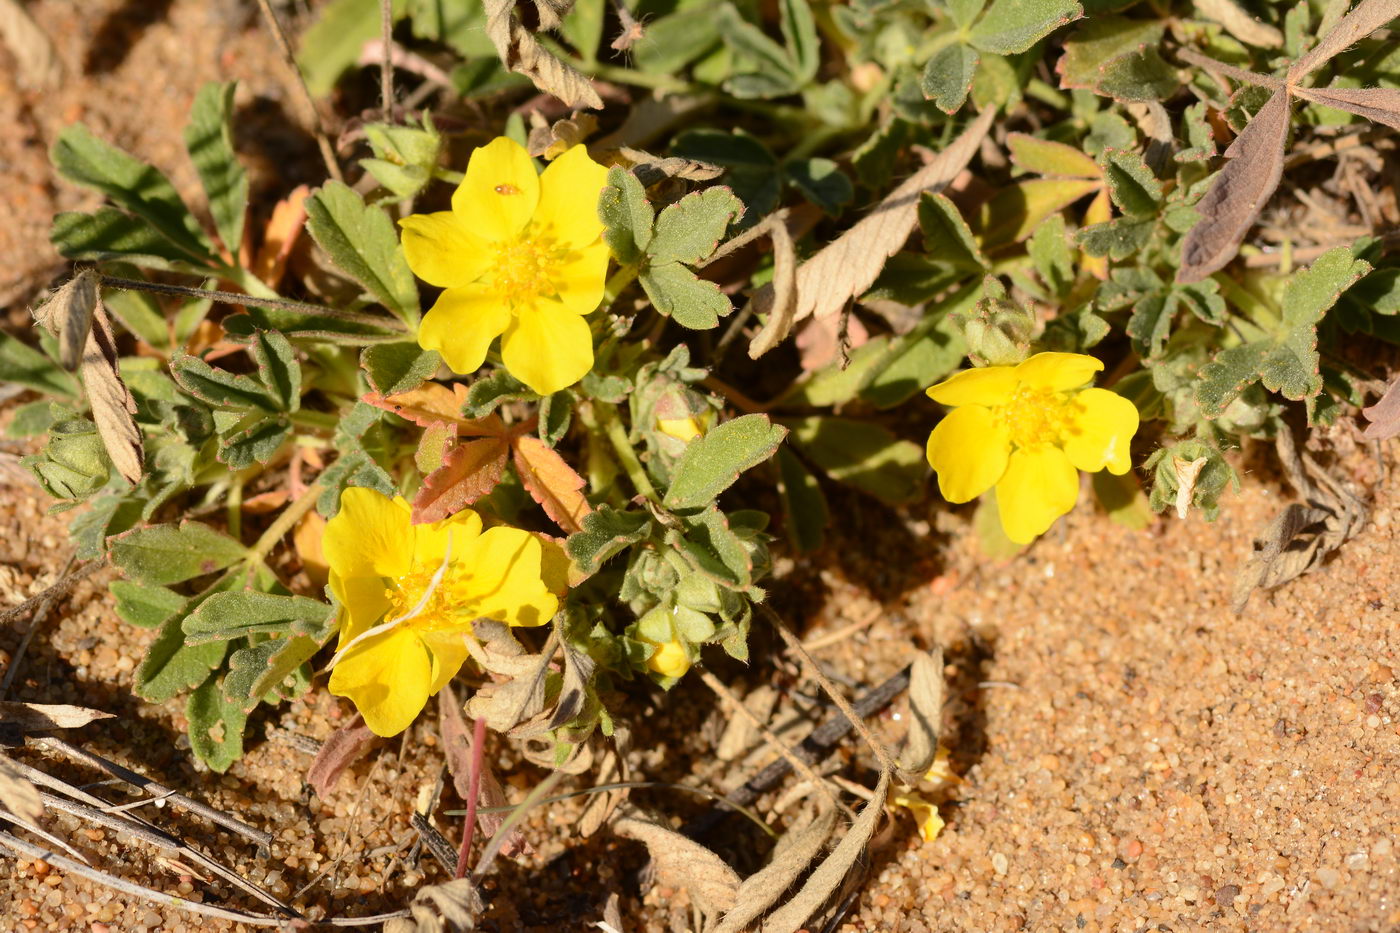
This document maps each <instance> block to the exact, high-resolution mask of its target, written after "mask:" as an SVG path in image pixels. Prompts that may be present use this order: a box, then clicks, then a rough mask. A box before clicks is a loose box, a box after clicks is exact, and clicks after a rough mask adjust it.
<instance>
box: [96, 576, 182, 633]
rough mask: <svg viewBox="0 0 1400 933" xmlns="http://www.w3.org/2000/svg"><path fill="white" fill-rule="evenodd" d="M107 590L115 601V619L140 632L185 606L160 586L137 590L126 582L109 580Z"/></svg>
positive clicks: (136, 587) (180, 597)
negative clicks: (133, 626)
mask: <svg viewBox="0 0 1400 933" xmlns="http://www.w3.org/2000/svg"><path fill="white" fill-rule="evenodd" d="M107 588H108V589H109V590H111V592H112V595H113V596H115V597H116V598H117V606H116V609H117V615H118V616H120V617H121V618H122V620H123V621H124V622H128V623H130V624H131V625H135V626H139V627H140V628H156V627H158V626H160V625H161V624H163V623H164V622H165V620H166V619H169V618H170V617H171V616H172V615H174V614H176V613H177V612H181V611H182V610H183V609H184V608H185V603H186V602H188V600H187V599H186V597H184V596H181V595H180V594H179V593H176V592H175V591H174V590H169V589H166V588H165V587H163V586H141V585H140V584H137V583H132V582H131V581H129V580H113V581H112V582H111V583H110V584H108V586H107Z"/></svg>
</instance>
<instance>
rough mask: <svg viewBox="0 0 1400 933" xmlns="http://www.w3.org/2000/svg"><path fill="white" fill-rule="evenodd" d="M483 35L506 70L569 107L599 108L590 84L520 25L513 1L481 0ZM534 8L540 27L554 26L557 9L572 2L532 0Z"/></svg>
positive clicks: (596, 95)
mask: <svg viewBox="0 0 1400 933" xmlns="http://www.w3.org/2000/svg"><path fill="white" fill-rule="evenodd" d="M484 5H485V7H486V35H487V37H488V38H489V39H490V40H491V44H492V45H494V46H495V47H496V54H497V55H499V56H500V57H501V62H502V63H503V64H504V65H505V66H506V69H507V70H508V71H513V72H515V73H516V74H522V75H524V76H525V77H527V78H529V79H530V80H531V81H533V82H535V87H537V88H539V89H540V90H541V91H544V92H545V93H546V94H553V95H554V96H555V97H557V98H559V99H560V100H562V101H563V102H564V103H565V104H566V105H568V106H569V107H572V108H578V107H591V108H593V109H595V110H600V109H602V106H603V99H602V98H601V97H599V96H598V92H597V90H595V89H594V87H593V83H592V82H591V81H589V80H588V78H586V77H584V76H583V75H582V74H580V73H579V72H577V71H575V70H574V69H573V68H570V67H569V66H568V65H566V64H564V63H563V62H561V61H560V60H559V59H557V58H555V57H554V56H553V55H552V54H550V52H549V51H548V50H547V49H546V48H545V47H544V46H542V45H540V43H539V41H538V40H536V39H535V37H534V36H533V35H532V34H531V33H530V30H528V29H526V28H525V27H524V25H522V24H521V22H520V19H519V17H517V16H516V14H515V7H516V5H517V0H485V3H484ZM534 5H535V8H536V10H537V11H538V12H539V13H540V17H539V23H540V28H541V30H548V29H551V28H553V27H552V25H551V24H553V25H558V23H559V20H558V15H562V14H558V13H557V10H558V9H559V8H562V9H564V10H567V9H568V8H569V7H570V6H572V5H573V3H572V2H568V3H561V2H559V0H535V4H534Z"/></svg>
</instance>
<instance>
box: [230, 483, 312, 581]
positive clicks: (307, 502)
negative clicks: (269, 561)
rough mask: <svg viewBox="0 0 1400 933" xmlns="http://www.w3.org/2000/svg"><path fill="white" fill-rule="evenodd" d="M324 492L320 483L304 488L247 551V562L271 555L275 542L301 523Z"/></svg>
mask: <svg viewBox="0 0 1400 933" xmlns="http://www.w3.org/2000/svg"><path fill="white" fill-rule="evenodd" d="M325 491H326V487H325V486H322V485H321V484H320V483H312V484H311V485H310V486H308V487H306V491H305V492H303V493H302V494H301V495H300V496H298V497H297V499H296V500H295V501H294V502H292V504H291V505H289V506H287V507H286V508H285V509H283V510H282V514H281V515H278V516H277V520H276V521H274V522H273V523H272V524H271V525H268V526H267V531H264V532H263V533H262V537H261V538H258V542H257V543H256V544H254V545H253V546H252V548H250V549H249V551H248V562H249V563H252V562H254V561H260V560H262V559H263V558H264V557H266V556H267V555H268V554H269V553H271V552H272V549H273V548H275V547H276V546H277V542H278V541H281V540H282V536H283V535H285V534H286V533H287V532H289V531H291V530H292V527H293V526H294V525H296V523H297V522H299V521H301V518H302V516H303V515H305V514H306V513H307V512H310V511H311V510H312V509H313V508H314V507H315V506H316V500H317V499H319V498H320V497H321V493H323V492H325Z"/></svg>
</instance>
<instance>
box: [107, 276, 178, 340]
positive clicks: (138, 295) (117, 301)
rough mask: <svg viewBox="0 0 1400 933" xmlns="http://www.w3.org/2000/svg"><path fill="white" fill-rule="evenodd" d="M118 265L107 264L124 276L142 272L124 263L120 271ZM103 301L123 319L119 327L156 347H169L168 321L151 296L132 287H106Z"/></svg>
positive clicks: (108, 309) (115, 314)
mask: <svg viewBox="0 0 1400 933" xmlns="http://www.w3.org/2000/svg"><path fill="white" fill-rule="evenodd" d="M118 268H121V267H120V266H119V265H118V264H115V263H114V264H113V266H112V267H109V269H110V272H111V274H113V275H126V274H127V273H128V272H129V273H131V275H132V277H133V278H138V279H139V278H141V273H140V272H138V271H136V269H135V268H134V267H132V266H126V267H125V269H122V271H120V272H119V271H117V269H118ZM102 303H103V304H104V305H105V306H106V308H107V311H108V312H110V313H111V314H112V315H114V316H115V317H116V318H117V320H119V321H121V322H122V326H124V327H125V328H126V329H127V330H129V331H131V332H132V333H133V334H135V335H136V336H137V337H140V338H141V339H142V340H144V341H146V343H148V344H150V345H151V346H153V347H158V348H169V347H170V346H171V342H170V324H169V323H168V322H167V321H166V319H165V312H164V311H163V310H162V309H161V306H160V304H159V303H158V302H157V301H156V300H155V298H154V297H153V296H151V295H149V294H147V293H146V292H140V291H136V290H135V289H125V288H107V289H103V294H102Z"/></svg>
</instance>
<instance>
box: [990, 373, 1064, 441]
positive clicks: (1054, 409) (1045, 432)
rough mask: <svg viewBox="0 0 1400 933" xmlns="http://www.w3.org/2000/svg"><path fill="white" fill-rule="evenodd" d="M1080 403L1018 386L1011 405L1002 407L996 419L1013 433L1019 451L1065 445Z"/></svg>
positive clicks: (1053, 392) (1062, 394)
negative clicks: (1048, 445)
mask: <svg viewBox="0 0 1400 933" xmlns="http://www.w3.org/2000/svg"><path fill="white" fill-rule="evenodd" d="M1077 407H1078V403H1077V402H1076V401H1074V399H1073V398H1072V397H1071V396H1069V395H1067V394H1065V393H1063V392H1056V391H1053V390H1051V389H1037V388H1034V387H1032V386H1024V385H1023V386H1017V387H1016V392H1015V394H1013V395H1012V396H1011V401H1009V402H1007V403H1006V404H1005V405H1001V406H999V407H998V408H997V409H996V410H995V416H996V418H997V420H998V422H999V423H1001V424H1004V425H1006V427H1007V428H1008V429H1009V430H1010V432H1011V441H1012V443H1014V444H1015V445H1016V446H1017V447H1040V446H1043V445H1046V444H1056V445H1058V444H1062V443H1064V441H1065V439H1066V438H1067V437H1068V436H1069V435H1070V434H1071V433H1073V428H1074V413H1075V410H1076V408H1077Z"/></svg>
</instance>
